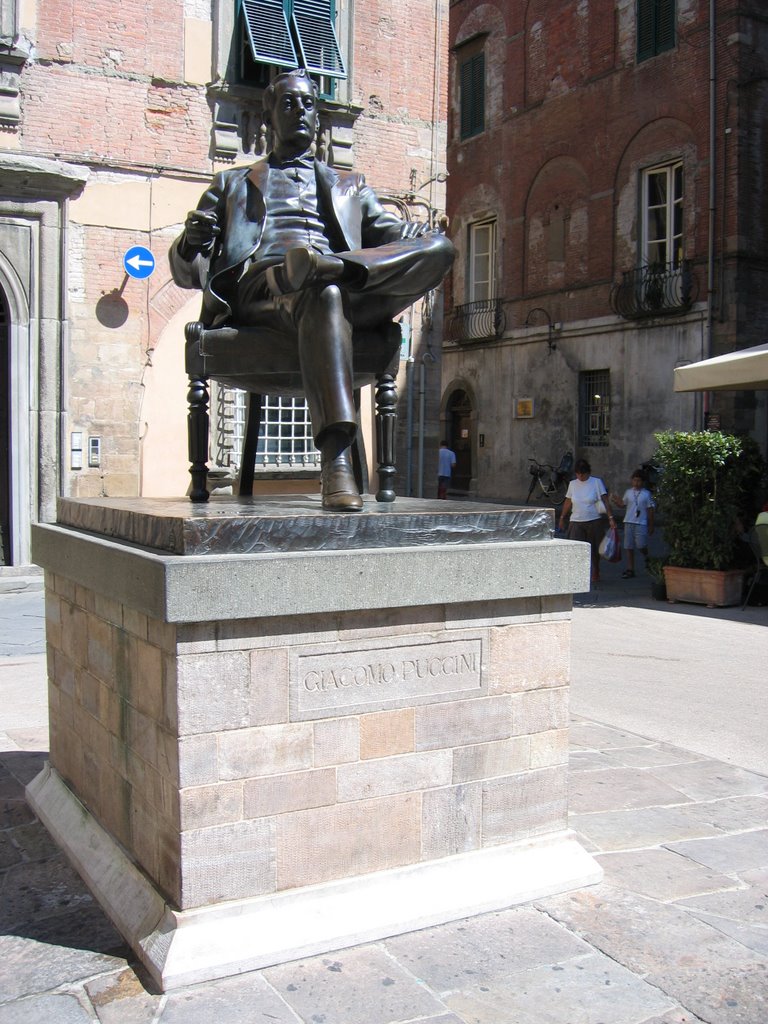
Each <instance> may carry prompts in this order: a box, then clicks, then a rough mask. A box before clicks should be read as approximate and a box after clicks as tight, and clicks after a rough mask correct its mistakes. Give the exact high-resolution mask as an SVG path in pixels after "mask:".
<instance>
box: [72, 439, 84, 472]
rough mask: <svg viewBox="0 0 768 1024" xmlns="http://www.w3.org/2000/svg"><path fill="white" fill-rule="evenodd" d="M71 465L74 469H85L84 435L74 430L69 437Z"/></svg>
mask: <svg viewBox="0 0 768 1024" xmlns="http://www.w3.org/2000/svg"><path fill="white" fill-rule="evenodd" d="M69 465H70V467H71V468H72V469H82V468H83V434H82V431H80V430H73V431H72V433H71V434H70V437H69Z"/></svg>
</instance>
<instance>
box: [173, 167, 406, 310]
mask: <svg viewBox="0 0 768 1024" xmlns="http://www.w3.org/2000/svg"><path fill="white" fill-rule="evenodd" d="M268 175H269V164H268V158H267V157H262V158H261V159H259V160H257V161H256V162H255V163H254V164H253V165H252V166H250V167H235V168H233V169H231V170H227V171H222V172H221V173H219V174H217V175H216V176H215V177H214V179H213V180H212V182H211V184H210V186H209V188H208V189H207V190H206V191H205V193H204V194H203V196H202V198H201V199H200V202H199V203H198V209H199V210H201V211H203V212H206V213H214V214H215V215H216V219H217V222H218V225H219V228H220V230H221V233H220V234H219V235H218V237H217V239H216V242H215V244H214V247H213V251H212V253H211V255H210V257H206V256H203V255H196V256H193V257H191V258H188V257H187V256H185V254H184V253H185V233H184V232H182V234H181V235H180V236H179V238H178V239H177V240H176V241H175V242H174V244H173V245H172V246H171V250H170V253H169V258H170V262H171V273H172V275H173V279H174V281H175V282H176V284H178V285H179V286H180V287H182V288H199V289H201V290H202V292H203V312H202V320H203V322H204V323H206V324H208V325H212V324H220V323H223V322H225V321H226V319H227V318H228V317H229V315H230V314H231V312H232V309H231V306H230V303H229V302H228V301H227V296H230V297H231V295H232V289H233V288H235V287H236V283H237V280H238V279H239V277H240V272H241V270H242V267H243V264H244V263H245V261H246V260H247V259H248V258H249V257H250V256H252V255H253V254H254V253H255V252H256V250H257V249H258V247H259V244H260V242H261V241H262V238H263V237H264V235H265V234H266V233H268V232H269V230H270V225H269V223H268V220H267V208H266V202H265V198H264V197H265V192H266V185H267V177H268ZM315 176H316V180H317V194H318V201H319V204H320V207H321V210H322V211H323V214H324V216H325V219H326V221H328V223H327V224H326V230H327V233H328V238H329V241H330V244H331V247H332V249H333V250H334V251H335V252H349V251H350V250H360V249H372V248H376V247H377V246H381V245H384V244H385V243H387V242H395V241H397V240H398V239H401V238H403V237H404V236H405V235H406V233H407V232H408V224H407V222H406V221H403V220H401V219H400V218H399V217H397V216H395V214H393V213H390V212H389V211H387V210H385V209H384V207H383V206H382V205H381V203H380V202H379V199H378V197H377V196H376V193H375V192H374V191H373V189H371V188H369V187H368V185H366V183H365V178H364V177H363V175H362V174H356V173H354V172H351V171H339V170H336V169H334V168H331V167H328V166H327V165H326V164H322V163H320V162H319V161H317V160H316V161H315Z"/></svg>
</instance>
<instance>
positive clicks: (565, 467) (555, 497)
mask: <svg viewBox="0 0 768 1024" xmlns="http://www.w3.org/2000/svg"><path fill="white" fill-rule="evenodd" d="M528 461H529V462H530V463H531V465H530V466H529V467H528V472H529V473H530V474H531V486H530V487H529V488H528V496H527V498H526V499H525V503H526V505H527V504H529V503H530V500H531V495H532V494H533V492H534V491H535V489H536V485H537V484H538V485H539V490H540V491H541V493H542V495H543V497H544V498H546V500H547V501H548V502H549V503H550V504H551V505H554V506H555V508H560V506H561V505H562V504H563V502H564V501H565V493H566V491H567V490H568V482H569V481H570V479H571V471H572V469H573V455H572V453H571V452H566V453H565V455H563V457H562V459H560V465H559V466H558V467H557V469H555V467H554V466H552V465H550V464H549V463H548V462H538V461H537V460H536V459H533V458H530V457H529V459H528Z"/></svg>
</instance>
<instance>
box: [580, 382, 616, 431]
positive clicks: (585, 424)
mask: <svg viewBox="0 0 768 1024" xmlns="http://www.w3.org/2000/svg"><path fill="white" fill-rule="evenodd" d="M610 431H611V371H610V370H586V371H584V372H582V373H580V374H579V444H580V445H581V446H582V447H583V448H605V447H607V445H608V441H609V439H610Z"/></svg>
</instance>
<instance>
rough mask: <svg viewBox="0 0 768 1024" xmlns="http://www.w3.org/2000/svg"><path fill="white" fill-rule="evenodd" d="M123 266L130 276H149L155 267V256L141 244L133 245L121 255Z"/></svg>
mask: <svg viewBox="0 0 768 1024" xmlns="http://www.w3.org/2000/svg"><path fill="white" fill-rule="evenodd" d="M123 267H124V268H125V272H126V274H128V275H129V276H130V277H138V278H139V279H141V278H143V277H149V275H150V274H151V273H152V271H153V270H154V269H155V257H154V256H153V255H152V253H151V252H150V251H149V249H147V248H145V246H143V245H134V246H133V247H132V248H130V249H129V250H128V252H127V253H126V254H125V256H123Z"/></svg>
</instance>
